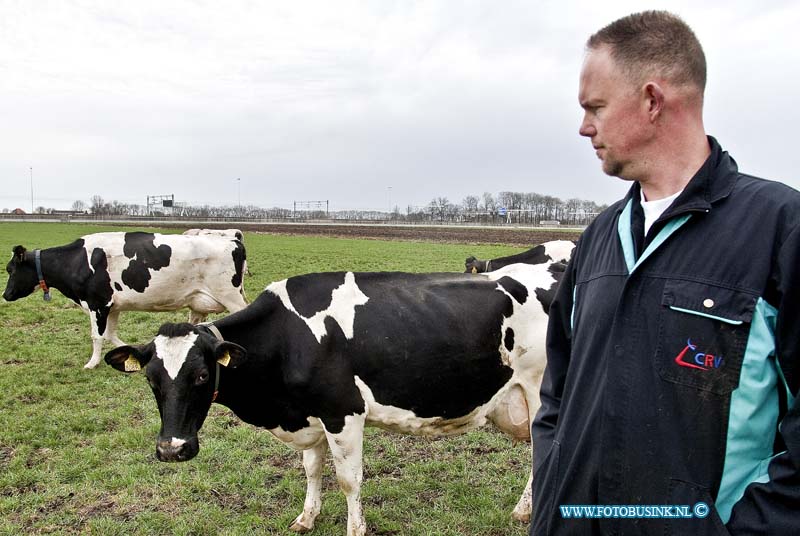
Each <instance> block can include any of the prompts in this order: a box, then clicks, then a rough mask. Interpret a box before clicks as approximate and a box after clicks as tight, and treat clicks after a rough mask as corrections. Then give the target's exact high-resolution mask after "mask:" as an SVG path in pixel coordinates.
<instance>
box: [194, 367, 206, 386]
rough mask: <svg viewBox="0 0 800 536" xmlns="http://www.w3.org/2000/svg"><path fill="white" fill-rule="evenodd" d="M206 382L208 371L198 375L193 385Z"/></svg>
mask: <svg viewBox="0 0 800 536" xmlns="http://www.w3.org/2000/svg"><path fill="white" fill-rule="evenodd" d="M207 381H208V371H207V370H204V371H203V372H201V373H200V374H198V375H197V379H196V380H195V381H194V384H195V385H203V384H204V383H206V382H207Z"/></svg>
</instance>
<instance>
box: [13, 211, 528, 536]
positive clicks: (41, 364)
mask: <svg viewBox="0 0 800 536" xmlns="http://www.w3.org/2000/svg"><path fill="white" fill-rule="evenodd" d="M109 230H118V229H114V228H113V227H109V226H96V225H91V226H90V225H77V224H36V223H2V224H0V252H2V253H3V254H4V255H5V257H4V258H3V262H4V263H5V262H8V259H10V258H11V249H12V247H13V246H14V245H16V244H22V245H24V246H25V247H27V248H28V249H29V250H33V249H34V248H46V247H50V246H55V245H61V244H66V243H68V242H71V241H72V240H74V239H76V238H78V237H79V236H81V235H84V234H88V233H93V232H100V231H109ZM127 230H130V228H128V229H127ZM148 230H155V231H158V230H157V229H148ZM165 232H176V231H175V230H171V231H165ZM245 244H246V247H247V254H248V263H249V267H250V271H251V272H252V276H251V277H248V278H246V280H245V288H246V289H247V293H248V296H249V298H250V299H252V298H254V297H255V296H257V295H258V293H259V292H260V290H261V289H263V288H264V287H265V286H266V285H267V284H268V283H269V282H271V281H274V280H279V279H283V278H285V277H288V276H291V275H295V274H300V273H308V272H317V271H330V270H352V271H377V270H389V271H393V270H401V271H410V272H426V271H451V272H452V271H461V270H463V262H464V258H465V257H466V256H467V255H468V254H474V255H476V256H478V257H480V258H490V257H496V256H501V255H507V254H511V253H515V252H518V251H520V249H519V248H510V247H504V246H486V245H481V246H464V245H452V244H439V243H435V244H434V243H425V242H386V241H378V240H346V239H333V238H309V237H303V238H298V237H291V236H271V235H259V234H252V233H248V234H246V235H245ZM3 285H5V278H3ZM53 295H54V296H53V300H52V301H51V302H50V303H45V302H44V301H42V295H41V292H40V291H39V292H37V293H35V294H33V295H31V296H29V297H28V298H25V299H23V300H19V301H17V302H13V303H6V302H0V348H2V349H3V351H2V354H0V535H5V534H47V533H53V534H73V533H88V534H147V535H150V534H179V535H180V534H186V535H188V534H192V535H194V534H198V535H200V534H248V535H249V534H291V533H290V532H289V531H288V530H287V527H288V526H289V524H290V522H291V521H292V520H293V519H294V517H295V516H296V515H297V514H299V513H300V511H301V510H302V505H303V498H304V495H305V475H304V473H303V468H302V463H301V457H300V454H299V453H297V452H295V451H292V450H291V449H289V448H288V447H286V446H284V445H283V444H281V443H280V442H279V441H278V440H277V439H275V438H273V437H272V435H271V434H269V433H268V432H266V431H263V430H259V429H257V428H254V427H252V426H249V425H246V424H244V423H242V422H241V421H239V420H238V419H237V418H236V417H235V416H234V415H233V414H232V413H231V412H230V411H229V410H228V409H227V408H224V407H222V406H218V405H214V406H213V407H212V409H211V412H210V414H209V418H208V420H207V421H206V423H205V425H204V427H203V429H202V430H201V431H200V441H201V450H200V454H199V455H198V456H197V457H196V458H195V459H194V460H192V461H190V462H186V463H181V464H166V463H161V462H158V461H157V460H156V459H155V456H154V450H155V438H156V435H157V433H158V429H159V418H158V410H157V408H156V405H155V400H154V398H153V395H152V393H151V392H150V389H149V387H148V386H147V382H146V381H145V379H144V378H143V376H142V375H140V374H133V375H130V376H128V375H123V374H120V373H119V372H116V371H115V370H113V369H112V368H111V367H109V366H107V365H105V363H102V364H101V365H100V366H99V367H98V368H97V369H95V370H84V369H83V368H82V367H83V364H84V363H85V362H86V361H87V360H88V358H89V355H90V353H91V339H90V336H89V321H88V318H87V316H86V315H85V314H84V313H83V312H82V311H81V309H80V308H78V307H77V306H75V305H73V304H72V303H71V302H70V301H69V300H67V299H65V298H64V297H63V296H61V294H60V293H59V292H57V291H54V292H53ZM187 318H188V314H187V313H186V312H185V311H180V312H176V313H123V315H122V317H121V322H120V324H121V326H120V336H121V338H122V339H123V340H125V341H127V342H130V343H139V342H145V341H147V340H150V339H151V338H152V337H153V336H154V335H155V333H156V331H157V329H158V326H159V325H160V324H161V323H163V322H167V321H185V320H186V319H187ZM107 349H110V346H107V347H106V350H107ZM529 468H530V451H529V446H528V445H527V444H513V443H512V442H511V440H510V439H508V438H507V437H506V436H504V435H502V434H500V433H499V432H496V431H494V430H492V429H489V428H485V429H483V430H479V431H475V432H472V433H469V434H467V435H464V436H460V437H456V438H446V439H444V438H413V437H407V436H401V435H393V434H389V433H386V432H381V431H376V430H374V429H369V430H368V432H367V435H366V440H365V448H364V487H363V503H364V509H365V515H366V519H367V525H368V528H369V532H370V534H378V535H403V536H405V535H409V536H411V535H439V534H441V535H446V534H451V535H487V536H488V535H504V536H505V535H510V536H513V535H523V534H527V526H525V525H521V524H519V523H517V522H515V521H513V520H512V519H511V515H510V514H511V510H512V509H513V507H514V504H515V503H516V501H517V499H518V498H519V494H520V493H521V491H522V489H523V487H524V485H525V482H526V478H527V476H526V474H527V471H528V470H529ZM346 519H347V508H346V504H345V500H344V496H343V495H342V494H341V493H340V492H339V490H338V484H337V483H336V479H335V476H334V473H333V465H332V463H331V460H330V459H329V460H328V463H327V466H326V470H325V480H324V484H323V507H322V513H321V514H320V516H319V517H318V519H317V523H316V527H315V529H314V532H313V534H316V535H343V534H344V533H345V527H346Z"/></svg>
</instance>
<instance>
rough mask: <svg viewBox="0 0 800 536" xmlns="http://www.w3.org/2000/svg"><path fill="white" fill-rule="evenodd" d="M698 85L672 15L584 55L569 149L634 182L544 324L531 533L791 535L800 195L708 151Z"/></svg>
mask: <svg viewBox="0 0 800 536" xmlns="http://www.w3.org/2000/svg"><path fill="white" fill-rule="evenodd" d="M705 78H706V68H705V56H704V54H703V50H702V48H701V46H700V43H699V42H698V40H697V38H696V37H695V35H694V33H693V32H692V30H691V29H690V28H689V27H688V26H687V25H686V24H685V23H684V22H683V21H682V20H681V19H679V18H678V17H676V16H674V15H672V14H670V13H666V12H652V11H651V12H644V13H638V14H634V15H630V16H628V17H624V18H622V19H620V20H618V21H616V22H613V23H612V24H610V25H609V26H607V27H605V28H603V29H602V30H600V31H599V32H597V33H596V34H595V35H593V36H592V37H591V38H590V39H589V41H588V43H587V53H586V57H585V61H584V65H583V69H582V72H581V77H580V91H579V100H580V104H581V106H582V107H583V109H584V110H585V115H584V119H583V122H582V124H581V126H580V134H581V135H582V136H586V137H588V138H590V139H591V142H592V146H593V147H594V149H595V150H596V152H597V156H598V158H599V159H600V161H601V162H602V168H603V171H604V172H605V173H607V174H609V175H613V176H616V177H619V178H621V179H623V180H628V181H632V183H633V184H632V186H631V189H630V191H629V193H628V195H627V196H626V197H625V198H624V199H623V200H622V201H620V202H618V203H616V204H615V205H613V206H611V207H610V208H609V209H608V210H607V211H605V212H604V213H602V214H601V215H600V216H598V218H597V219H596V220H595V222H594V223H592V225H590V226H589V228H587V229H586V231H585V232H584V234H583V236H582V237H581V239H580V241H579V242H578V245H577V248H576V250H575V252H574V253H573V256H572V261H571V262H570V265H569V267H568V269H567V273H566V274H565V277H564V280H563V281H562V283H561V286H560V288H559V291H558V294H557V296H556V300H555V302H554V303H553V305H552V307H551V309H550V325H549V330H548V342H547V350H548V362H547V370H546V371H545V375H544V380H543V383H542V389H541V398H542V406H541V409H540V410H539V412H538V414H537V416H536V419H535V420H534V423H533V426H532V435H533V444H534V473H535V476H534V486H533V488H534V489H533V494H534V512H533V520H532V526H531V534H537V535H538V534H598V533H602V534H656V533H657V534H725V533H727V532H730V533H732V534H771V535H774V534H790V533H797V532H798V531H800V404H798V402H797V400H800V398H799V397H798V388H799V387H800V285H799V284H798V281H800V193H798V192H797V191H795V190H793V189H791V188H789V187H787V186H784V185H782V184H779V183H775V182H770V181H765V180H762V179H757V178H754V177H751V176H748V175H744V174H742V173H740V172H739V171H738V170H737V166H736V163H735V162H734V160H733V159H732V158H731V157H730V156H729V155H728V154H727V153H726V152H724V151H723V150H722V149H721V148H720V145H719V144H718V143H717V141H716V140H715V139H714V138H711V137H707V136H706V134H705V130H704V126H703V120H702V108H703V92H704V88H705ZM565 505H608V506H617V508H616V509H615V508H602V509H584V510H580V509H577V510H576V509H572V510H570V509H566V508H564V506H565ZM619 505H624V506H625V508H620V507H619ZM651 505H652V506H659V505H664V506H665V507H666V506H676V507H677V508H652V507H651ZM683 505H685V507H683ZM637 507H638V508H637ZM645 507H647V508H645ZM578 516H583V518H581V519H576V517H578ZM614 516H616V517H614ZM670 516H672V517H670ZM587 517H591V518H590V519H587Z"/></svg>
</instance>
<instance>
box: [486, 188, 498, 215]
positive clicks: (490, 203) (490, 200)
mask: <svg viewBox="0 0 800 536" xmlns="http://www.w3.org/2000/svg"><path fill="white" fill-rule="evenodd" d="M483 210H485V211H486V212H494V211H495V210H497V202H496V201H495V200H494V196H493V195H492V194H490V193H489V192H483Z"/></svg>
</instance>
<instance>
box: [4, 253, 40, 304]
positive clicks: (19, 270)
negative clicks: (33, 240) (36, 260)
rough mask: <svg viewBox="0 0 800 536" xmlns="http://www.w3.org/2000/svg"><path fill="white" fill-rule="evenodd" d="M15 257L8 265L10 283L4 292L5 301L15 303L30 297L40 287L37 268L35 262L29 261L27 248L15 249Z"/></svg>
mask: <svg viewBox="0 0 800 536" xmlns="http://www.w3.org/2000/svg"><path fill="white" fill-rule="evenodd" d="M13 251H14V256H13V257H11V260H10V261H8V264H7V265H6V272H8V283H7V284H6V290H5V291H4V292H3V299H4V300H6V301H14V300H18V299H20V298H24V297H25V296H30V295H31V294H32V293H33V292H34V291H35V290H36V288H37V287H38V286H39V278H38V277H37V276H36V266H34V264H33V261H31V260H28V259H27V257H26V255H25V253H26V251H25V248H24V247H22V246H15V247H14V250H13Z"/></svg>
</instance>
